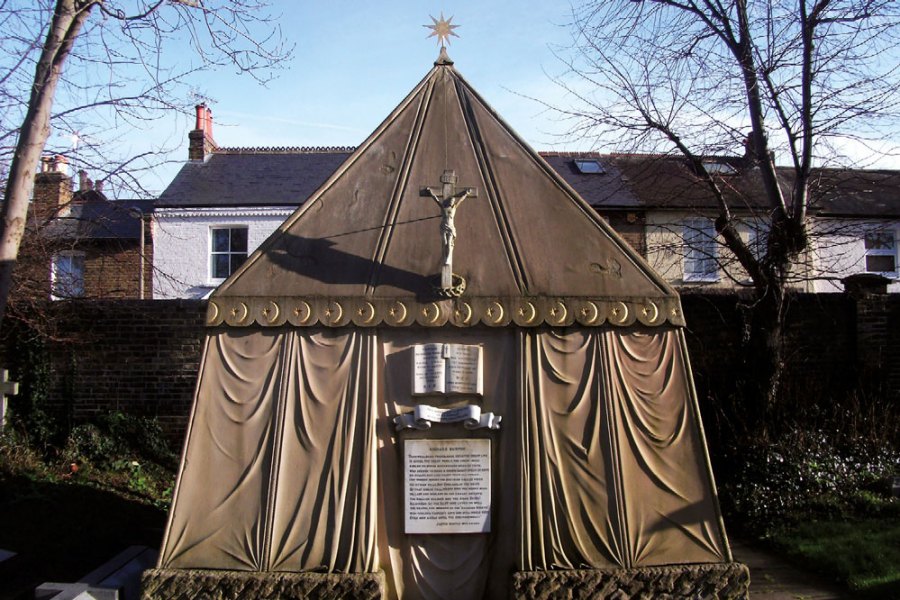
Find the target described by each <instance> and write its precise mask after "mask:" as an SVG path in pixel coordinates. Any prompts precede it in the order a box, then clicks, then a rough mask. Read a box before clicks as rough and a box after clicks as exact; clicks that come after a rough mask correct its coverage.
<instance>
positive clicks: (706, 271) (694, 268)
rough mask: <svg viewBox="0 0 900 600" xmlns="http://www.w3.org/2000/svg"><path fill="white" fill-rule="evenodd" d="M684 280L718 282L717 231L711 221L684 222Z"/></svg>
mask: <svg viewBox="0 0 900 600" xmlns="http://www.w3.org/2000/svg"><path fill="white" fill-rule="evenodd" d="M683 239H684V280H685V281H718V280H719V266H718V262H717V261H716V249H717V245H716V229H715V227H714V226H713V223H712V221H710V220H709V219H688V220H686V221H685V222H684V238H683Z"/></svg>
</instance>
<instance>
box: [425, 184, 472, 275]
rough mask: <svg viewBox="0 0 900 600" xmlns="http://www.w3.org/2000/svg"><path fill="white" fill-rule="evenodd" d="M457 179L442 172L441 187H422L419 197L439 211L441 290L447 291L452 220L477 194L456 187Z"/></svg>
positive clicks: (451, 251)
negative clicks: (430, 202)
mask: <svg viewBox="0 0 900 600" xmlns="http://www.w3.org/2000/svg"><path fill="white" fill-rule="evenodd" d="M458 179H459V178H458V177H457V176H456V173H455V172H454V171H444V174H443V175H441V187H440V188H436V187H424V188H422V189H421V190H420V192H419V195H420V196H423V197H426V198H431V199H432V200H434V201H435V203H437V205H438V207H440V209H441V243H442V244H443V250H444V252H443V262H442V265H441V289H443V290H449V289H451V288H452V287H453V247H454V245H456V225H454V223H453V220H454V218H455V217H456V209H457V208H459V205H460V204H462V203H463V201H465V199H466V198H475V197H477V196H478V192H477V190H476V189H475V188H471V187H466V188H458V187H456V182H457V180H458Z"/></svg>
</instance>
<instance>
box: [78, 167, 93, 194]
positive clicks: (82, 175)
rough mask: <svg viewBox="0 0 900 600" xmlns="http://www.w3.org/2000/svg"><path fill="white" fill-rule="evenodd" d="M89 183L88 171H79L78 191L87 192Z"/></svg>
mask: <svg viewBox="0 0 900 600" xmlns="http://www.w3.org/2000/svg"><path fill="white" fill-rule="evenodd" d="M89 181H90V179H88V176H87V171H85V170H84V169H81V170H79V171H78V191H79V192H82V191H85V190H87V189H88V182H89Z"/></svg>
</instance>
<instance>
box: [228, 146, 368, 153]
mask: <svg viewBox="0 0 900 600" xmlns="http://www.w3.org/2000/svg"><path fill="white" fill-rule="evenodd" d="M355 150H356V146H220V147H218V148H216V149H215V150H214V151H213V154H334V153H338V152H340V153H345V152H348V153H349V152H354V151H355Z"/></svg>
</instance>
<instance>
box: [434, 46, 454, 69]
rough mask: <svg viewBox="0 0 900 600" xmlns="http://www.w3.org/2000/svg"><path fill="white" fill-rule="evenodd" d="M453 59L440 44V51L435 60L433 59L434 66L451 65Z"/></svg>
mask: <svg viewBox="0 0 900 600" xmlns="http://www.w3.org/2000/svg"><path fill="white" fill-rule="evenodd" d="M452 64H453V59H451V58H450V56H449V55H448V54H447V48H445V47H444V46H441V53H440V54H438V57H437V60H436V61H434V66H436V67H440V66H442V65H452Z"/></svg>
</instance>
